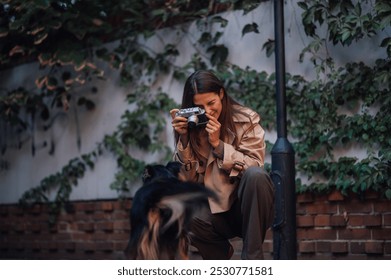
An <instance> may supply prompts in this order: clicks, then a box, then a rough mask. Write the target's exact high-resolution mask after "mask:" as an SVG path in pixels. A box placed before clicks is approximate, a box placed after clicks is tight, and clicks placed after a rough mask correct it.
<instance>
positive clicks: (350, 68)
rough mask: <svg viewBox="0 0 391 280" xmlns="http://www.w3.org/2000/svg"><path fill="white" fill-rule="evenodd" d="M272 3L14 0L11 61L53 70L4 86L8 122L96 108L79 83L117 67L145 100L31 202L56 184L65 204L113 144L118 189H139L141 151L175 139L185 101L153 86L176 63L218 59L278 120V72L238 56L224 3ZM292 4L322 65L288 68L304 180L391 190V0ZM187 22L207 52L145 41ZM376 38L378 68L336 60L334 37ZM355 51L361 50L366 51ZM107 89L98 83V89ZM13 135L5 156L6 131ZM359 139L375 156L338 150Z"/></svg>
mask: <svg viewBox="0 0 391 280" xmlns="http://www.w3.org/2000/svg"><path fill="white" fill-rule="evenodd" d="M261 2H262V1H254V0H242V1H239V0H215V1H213V0H204V1H196V0H170V1H159V0H156V1H153V0H150V1H139V0H121V1H120V0H114V1H103V0H95V1H92V0H89V1H78V0H68V1H49V0H46V1H45V0H35V1H3V2H2V3H1V4H0V69H8V68H10V67H15V65H19V64H22V63H26V62H30V61H37V62H38V63H39V67H40V70H42V71H39V72H37V73H36V74H35V73H33V75H32V77H31V78H32V79H34V81H35V85H36V88H33V89H30V90H28V89H26V88H23V85H21V86H20V87H19V88H17V89H2V94H1V95H0V114H1V115H0V120H1V121H2V123H3V127H6V129H4V130H3V131H5V132H9V131H12V132H13V133H15V132H16V133H17V134H22V133H23V132H26V131H27V132H29V133H30V135H32V136H31V138H32V139H34V137H33V135H34V122H36V121H38V119H40V120H42V121H43V122H45V124H46V127H47V128H48V129H49V128H50V126H51V125H53V123H54V121H53V120H54V119H55V118H56V117H57V116H58V115H59V114H64V113H67V112H68V110H69V108H70V107H72V106H78V107H79V108H82V107H83V108H85V109H87V110H93V109H94V108H95V104H94V98H93V97H92V98H91V97H88V96H84V95H83V96H78V95H76V94H75V92H76V89H77V88H78V87H86V85H88V84H89V83H91V84H93V82H94V81H95V80H96V79H104V78H105V72H104V70H103V69H105V66H106V65H109V66H110V67H111V68H112V69H114V70H116V71H118V72H119V74H120V78H121V84H122V85H124V86H127V87H128V88H129V89H130V90H129V95H128V99H127V100H128V103H129V105H131V106H130V107H131V108H135V109H134V110H131V111H130V110H129V111H126V112H124V113H123V115H122V119H121V123H120V124H119V125H118V126H117V129H116V130H115V132H114V133H112V134H110V135H106V136H105V137H104V139H102V141H101V142H100V143H98V145H97V148H96V150H94V151H92V152H91V153H89V154H86V155H83V156H81V157H80V158H77V159H73V160H71V161H70V162H69V163H68V164H67V165H66V166H65V167H64V168H63V170H62V171H60V172H58V173H56V174H54V175H51V176H49V177H48V178H44V179H43V180H42V182H41V184H40V185H39V186H37V187H35V188H33V189H31V190H30V191H28V192H26V193H25V194H24V196H23V197H22V199H21V202H24V203H25V204H31V203H35V202H48V201H49V200H50V199H49V196H48V193H49V189H57V191H58V195H57V196H56V198H55V202H54V203H53V209H54V210H53V213H58V211H59V209H60V207H62V206H64V205H65V204H66V202H67V201H68V199H69V194H70V192H71V187H72V186H75V185H77V182H78V179H79V178H82V177H83V176H84V174H85V171H86V170H87V168H90V169H92V168H93V167H94V162H95V161H96V160H99V155H100V154H101V153H102V150H108V151H110V152H111V153H113V155H114V156H115V158H116V160H117V165H118V170H117V173H116V174H115V179H114V182H113V183H112V185H111V186H110V187H111V188H113V189H116V190H118V191H119V192H127V191H129V189H130V187H131V186H132V183H134V181H135V180H136V179H137V178H138V177H139V176H140V173H141V170H142V169H143V167H144V165H145V164H146V163H145V162H144V161H143V160H142V159H140V158H137V156H136V154H137V153H135V152H134V151H135V150H137V151H139V150H141V151H144V152H146V153H160V154H161V157H160V160H161V161H165V160H167V159H168V157H169V155H170V153H171V151H170V148H169V147H168V146H167V145H165V144H163V145H162V144H161V141H159V139H160V138H159V137H160V134H161V132H162V131H163V128H164V126H165V125H166V122H165V119H166V117H168V114H167V112H168V111H169V109H170V108H172V107H175V106H177V105H175V103H174V101H173V100H172V99H171V98H170V97H169V95H168V94H166V93H164V92H161V91H158V92H156V93H154V94H151V91H150V89H151V86H152V85H153V84H154V82H155V81H157V80H158V79H159V77H162V76H164V75H167V74H168V73H173V77H174V78H175V79H178V80H179V81H183V80H184V79H185V78H186V77H187V76H188V74H189V73H190V72H192V71H193V70H194V69H200V68H204V69H206V68H208V69H210V68H212V69H215V70H216V72H217V73H218V75H219V76H220V77H221V78H222V79H223V80H224V81H225V83H226V86H227V89H228V90H229V92H230V93H232V94H233V95H234V96H235V97H236V98H237V99H238V100H240V101H241V102H243V103H244V104H246V105H248V106H250V107H252V108H254V109H255V110H256V111H258V112H259V113H260V114H261V116H262V125H263V126H264V127H265V128H266V129H267V130H273V129H275V115H276V108H275V100H274V87H275V77H274V73H266V72H258V71H256V70H253V69H250V68H248V67H246V68H244V69H243V68H240V67H238V66H237V65H233V64H231V63H230V62H229V61H228V58H229V52H230V50H229V48H228V47H227V46H225V45H224V44H223V43H222V40H221V38H222V37H223V36H224V29H225V27H226V26H227V25H228V20H227V19H225V18H224V17H223V16H222V14H219V12H222V11H228V10H241V11H242V12H243V14H244V15H246V14H248V13H251V11H252V10H254V9H255V8H257V7H258V6H259V5H260V3H261ZM292 3H294V5H298V6H299V7H300V8H301V9H302V14H301V18H302V27H303V30H304V32H305V33H306V35H307V36H308V38H310V39H311V40H310V43H309V44H308V45H307V46H305V47H304V48H303V51H302V53H301V54H300V60H301V61H304V60H308V59H309V60H310V61H311V62H312V63H313V66H314V71H315V72H316V73H317V78H316V79H314V80H312V81H307V80H305V78H304V77H301V76H296V75H291V74H289V73H287V76H286V80H287V109H288V117H289V119H288V131H289V133H290V136H291V137H292V139H293V145H294V148H295V152H296V155H295V157H296V172H297V180H296V187H297V190H298V191H299V192H305V191H315V192H323V191H329V190H332V189H339V190H341V192H342V193H344V194H349V193H350V192H354V193H359V194H361V193H365V191H366V190H375V191H378V192H379V193H381V194H382V195H384V196H386V197H387V198H388V199H391V167H390V164H391V149H390V147H391V140H390V139H391V137H390V130H391V124H390V118H389V116H390V108H391V104H390V81H391V79H390V71H389V69H391V67H390V66H391V65H390V63H391V62H390V58H391V38H390V37H389V36H388V35H387V34H388V33H387V32H389V30H390V26H391V4H390V3H389V1H386V0H383V1H379V0H372V1H371V0H367V1H350V0H349V1H335V0H329V1H326V0H316V1H315V0H307V1H303V2H295V1H293V2H292ZM187 22H195V23H196V26H197V28H198V31H199V33H198V34H195V35H194V36H199V37H198V38H195V39H194V47H195V48H196V50H197V52H196V53H195V54H194V55H193V56H192V57H191V58H190V60H189V61H188V63H186V64H185V65H184V66H181V67H179V66H177V65H175V64H174V63H173V61H175V58H176V57H179V56H180V55H181V53H180V52H179V51H178V49H177V48H176V44H175V43H169V44H166V45H165V47H164V48H162V51H161V52H155V51H153V50H151V49H149V48H148V47H147V46H145V45H143V44H142V43H140V41H142V40H148V39H150V38H153V37H154V36H155V35H156V31H157V30H160V29H161V28H163V27H167V28H173V30H177V31H178V32H179V31H182V32H185V31H183V30H182V29H181V28H182V27H181V25H180V23H187ZM212 26H214V27H218V28H211V27H212ZM261 28H262V26H258V23H256V22H247V23H246V24H244V26H243V27H242V32H241V34H240V36H242V37H243V36H247V34H249V33H254V34H257V33H258V32H259V30H260V29H261ZM373 36H382V38H381V43H380V45H379V49H384V56H383V57H378V59H377V60H376V62H375V63H374V64H373V65H370V66H368V65H365V64H364V63H362V62H360V61H356V62H351V63H349V64H347V65H344V66H341V67H337V66H336V64H335V62H334V60H333V57H332V56H331V54H330V52H329V48H330V45H333V46H334V45H335V46H338V45H339V46H342V47H348V46H351V45H352V44H353V43H355V42H359V41H360V40H362V39H365V38H371V37H373ZM140 39H141V40H140ZM239 39H240V38H239ZM233 40H234V39H233ZM112 42H115V44H112ZM274 48H275V44H274V40H273V39H268V40H267V41H266V42H265V43H264V44H263V45H262V46H260V49H261V50H262V51H264V52H265V55H266V56H271V55H273V53H274ZM356 51H357V52H358V54H357V57H360V55H362V56H365V55H366V54H360V50H356ZM42 73H44V74H42ZM37 75H38V76H37ZM140 81H146V82H140ZM97 91H98V90H97V89H96V88H94V87H91V92H92V93H94V94H96V93H97ZM8 134H9V133H8ZM2 135H3V136H0V140H1V148H2V154H4V153H5V151H6V150H7V145H8V143H7V142H6V140H4V139H5V137H6V136H7V133H5V134H4V133H3V134H2ZM13 141H14V142H15V141H16V142H17V143H13V145H14V146H17V147H20V146H21V145H23V144H24V140H23V139H22V137H18V138H17V140H13ZM32 142H33V143H32V151H33V154H34V152H35V147H34V141H32ZM51 146H53V143H51ZM267 147H268V149H269V151H270V149H271V147H272V143H267ZM351 147H359V148H362V149H363V150H364V151H366V157H365V158H363V159H359V158H358V157H354V156H347V155H346V156H340V157H337V156H336V155H337V154H339V153H338V152H337V151H341V150H343V149H350V148H351ZM0 168H7V163H6V162H4V161H3V160H2V161H1V167H0ZM303 178H304V179H305V180H303Z"/></svg>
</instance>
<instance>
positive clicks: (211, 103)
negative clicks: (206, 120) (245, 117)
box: [193, 90, 224, 119]
mask: <svg viewBox="0 0 391 280" xmlns="http://www.w3.org/2000/svg"><path fill="white" fill-rule="evenodd" d="M223 97H224V91H223V90H220V93H219V94H217V93H215V92H207V93H197V94H195V95H194V97H193V103H194V105H195V106H198V107H201V108H203V109H204V110H205V112H206V113H207V114H209V115H211V116H213V117H215V118H216V119H218V118H219V116H220V114H221V110H222V109H223V105H222V103H221V100H222V99H223Z"/></svg>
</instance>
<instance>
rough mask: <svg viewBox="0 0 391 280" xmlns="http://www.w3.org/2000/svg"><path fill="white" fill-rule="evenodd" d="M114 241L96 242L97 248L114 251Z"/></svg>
mask: <svg viewBox="0 0 391 280" xmlns="http://www.w3.org/2000/svg"><path fill="white" fill-rule="evenodd" d="M113 248H114V246H113V243H111V242H97V243H95V250H98V251H113Z"/></svg>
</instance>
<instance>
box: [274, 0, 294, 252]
mask: <svg viewBox="0 0 391 280" xmlns="http://www.w3.org/2000/svg"><path fill="white" fill-rule="evenodd" d="M274 35H275V62H276V103H277V141H276V143H275V144H274V146H273V149H272V151H271V155H272V179H273V183H274V185H275V188H276V193H275V216H274V222H273V252H274V255H273V257H274V259H284V260H292V259H297V253H296V246H297V245H296V243H297V241H296V191H295V189H296V187H295V165H294V163H295V158H294V153H295V152H294V150H293V147H292V145H291V144H290V143H289V141H288V139H287V128H286V118H287V116H286V102H285V43H284V0H274Z"/></svg>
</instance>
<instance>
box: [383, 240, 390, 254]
mask: <svg viewBox="0 0 391 280" xmlns="http://www.w3.org/2000/svg"><path fill="white" fill-rule="evenodd" d="M384 253H385V254H388V255H390V257H391V241H385V242H384Z"/></svg>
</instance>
